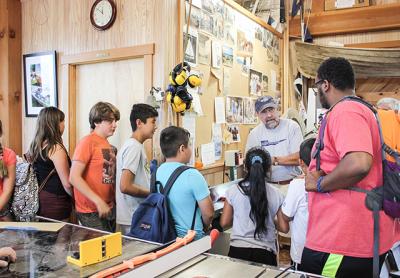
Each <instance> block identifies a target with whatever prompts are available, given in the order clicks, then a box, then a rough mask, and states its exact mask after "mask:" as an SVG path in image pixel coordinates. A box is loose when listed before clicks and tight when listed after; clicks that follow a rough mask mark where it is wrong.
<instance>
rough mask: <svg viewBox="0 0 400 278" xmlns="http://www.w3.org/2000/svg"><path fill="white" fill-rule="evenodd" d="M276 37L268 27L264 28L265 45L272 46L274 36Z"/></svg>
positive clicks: (263, 40) (265, 46)
mask: <svg viewBox="0 0 400 278" xmlns="http://www.w3.org/2000/svg"><path fill="white" fill-rule="evenodd" d="M273 37H274V35H273V34H272V33H271V32H270V31H268V30H267V29H264V31H263V39H262V42H263V47H264V48H267V47H268V46H272V38H273Z"/></svg>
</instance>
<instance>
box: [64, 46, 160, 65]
mask: <svg viewBox="0 0 400 278" xmlns="http://www.w3.org/2000/svg"><path fill="white" fill-rule="evenodd" d="M153 54H154V43H150V44H143V45H138V46H132V47H124V48H116V49H107V50H98V51H91V52H86V53H80V54H75V55H66V56H62V57H61V64H74V65H80V64H92V63H100V62H101V63H102V62H109V61H117V60H123V59H130V58H138V57H143V56H145V55H153Z"/></svg>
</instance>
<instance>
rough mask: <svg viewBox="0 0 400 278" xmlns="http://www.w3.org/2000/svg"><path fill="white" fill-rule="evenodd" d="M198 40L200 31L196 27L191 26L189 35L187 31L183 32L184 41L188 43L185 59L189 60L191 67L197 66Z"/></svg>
mask: <svg viewBox="0 0 400 278" xmlns="http://www.w3.org/2000/svg"><path fill="white" fill-rule="evenodd" d="M184 30H186V29H184ZM197 40H198V33H197V30H196V29H192V28H189V33H188V35H187V36H186V33H185V32H184V33H183V41H184V43H186V48H185V57H184V60H185V61H186V62H188V63H189V65H190V66H191V67H195V66H197V51H198V47H197V44H198V43H197ZM184 47H185V46H184Z"/></svg>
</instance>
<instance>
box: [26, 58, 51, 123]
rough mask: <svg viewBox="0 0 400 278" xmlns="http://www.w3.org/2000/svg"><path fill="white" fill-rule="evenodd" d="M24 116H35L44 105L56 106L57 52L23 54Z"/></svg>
mask: <svg viewBox="0 0 400 278" xmlns="http://www.w3.org/2000/svg"><path fill="white" fill-rule="evenodd" d="M23 63H24V90H25V116H26V117H37V115H38V114H39V112H40V110H41V109H42V108H44V107H49V106H54V107H58V91H57V53H56V51H47V52H38V53H31V54H25V55H23Z"/></svg>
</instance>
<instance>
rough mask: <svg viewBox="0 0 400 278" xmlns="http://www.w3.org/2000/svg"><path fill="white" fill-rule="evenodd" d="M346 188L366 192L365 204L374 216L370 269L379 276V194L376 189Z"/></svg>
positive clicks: (376, 276)
mask: <svg viewBox="0 0 400 278" xmlns="http://www.w3.org/2000/svg"><path fill="white" fill-rule="evenodd" d="M348 189H349V190H352V191H357V192H361V193H365V194H367V197H366V201H365V203H366V204H365V205H366V206H367V207H368V209H370V210H372V215H373V218H374V247H373V252H374V253H373V254H374V257H373V261H372V271H373V277H374V278H379V211H380V210H381V209H382V203H381V202H380V201H379V198H381V196H379V194H378V193H377V192H376V191H371V190H366V189H362V188H359V187H355V186H351V187H349V188H348ZM369 197H371V198H369Z"/></svg>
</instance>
